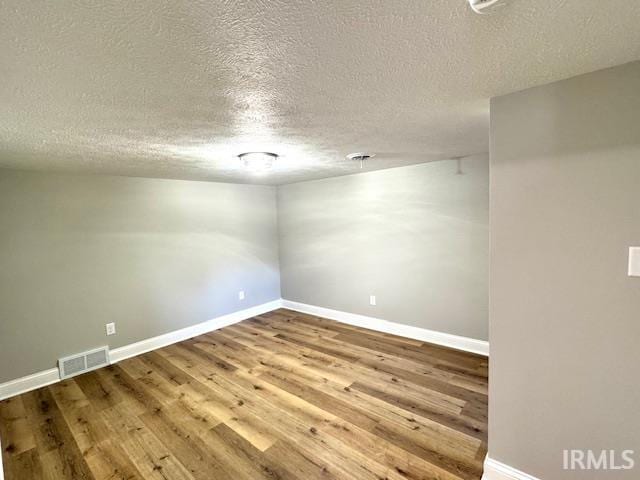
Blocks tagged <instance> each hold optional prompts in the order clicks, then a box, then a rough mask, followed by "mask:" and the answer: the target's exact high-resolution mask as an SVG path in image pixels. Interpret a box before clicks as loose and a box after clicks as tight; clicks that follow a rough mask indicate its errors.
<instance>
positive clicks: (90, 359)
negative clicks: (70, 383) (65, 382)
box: [58, 347, 109, 379]
mask: <svg viewBox="0 0 640 480" xmlns="http://www.w3.org/2000/svg"><path fill="white" fill-rule="evenodd" d="M105 365H109V347H100V348H96V349H94V350H89V351H86V352H82V353H77V354H75V355H71V356H69V357H64V358H61V359H60V360H58V368H59V369H60V378H63V379H64V378H69V377H74V376H76V375H80V374H81V373H85V372H90V371H91V370H95V369H97V368H100V367H104V366H105Z"/></svg>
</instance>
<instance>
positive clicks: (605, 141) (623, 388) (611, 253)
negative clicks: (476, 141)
mask: <svg viewBox="0 0 640 480" xmlns="http://www.w3.org/2000/svg"><path fill="white" fill-rule="evenodd" d="M491 141H492V146H491V148H492V155H491V290H490V292H491V293H490V304H491V308H490V342H491V359H490V372H491V376H490V399H491V401H490V425H489V455H490V456H491V457H492V458H494V459H496V460H498V461H501V462H503V463H506V464H508V465H511V466H513V467H516V468H518V469H520V470H523V471H525V472H527V473H529V474H531V475H534V476H537V477H539V478H541V479H544V480H565V479H566V480H568V479H576V480H577V479H580V480H605V479H609V478H611V479H638V478H640V410H639V406H640V382H639V381H638V379H639V378H640V377H639V372H640V346H639V343H640V278H629V277H628V276H627V258H628V247H629V246H632V245H640V63H634V64H629V65H625V66H621V67H618V68H614V69H609V70H604V71H600V72H596V73H593V74H589V75H584V76H580V77H576V78H573V79H570V80H566V81H562V82H558V83H554V84H551V85H547V86H543V87H540V88H534V89H531V90H527V91H524V92H520V93H516V94H512V95H508V96H504V97H500V98H496V99H494V100H493V101H492V102H491ZM563 449H593V450H598V451H600V450H602V449H617V450H618V452H620V451H622V450H625V449H632V450H635V452H636V453H635V460H636V464H637V466H636V468H635V470H633V471H627V472H623V471H614V472H566V471H563V470H562V455H563Z"/></svg>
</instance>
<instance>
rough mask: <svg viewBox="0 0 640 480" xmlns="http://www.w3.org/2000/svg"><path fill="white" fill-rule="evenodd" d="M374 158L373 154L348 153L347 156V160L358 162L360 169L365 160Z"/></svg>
mask: <svg viewBox="0 0 640 480" xmlns="http://www.w3.org/2000/svg"><path fill="white" fill-rule="evenodd" d="M375 156H376V154H375V153H365V152H357V153H350V154H349V155H347V159H349V160H355V161H357V162H360V168H362V167H363V166H364V161H365V160H369V159H370V158H373V157H375Z"/></svg>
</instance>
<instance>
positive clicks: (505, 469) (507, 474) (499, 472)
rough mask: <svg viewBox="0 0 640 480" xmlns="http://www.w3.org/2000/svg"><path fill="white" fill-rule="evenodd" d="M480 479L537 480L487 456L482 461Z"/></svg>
mask: <svg viewBox="0 0 640 480" xmlns="http://www.w3.org/2000/svg"><path fill="white" fill-rule="evenodd" d="M482 480H539V479H538V478H536V477H533V476H531V475H529V474H528V473H524V472H521V471H520V470H517V469H515V468H513V467H510V466H509V465H505V464H504V463H501V462H498V461H497V460H494V459H492V458H489V457H487V458H486V459H485V461H484V474H483V475H482Z"/></svg>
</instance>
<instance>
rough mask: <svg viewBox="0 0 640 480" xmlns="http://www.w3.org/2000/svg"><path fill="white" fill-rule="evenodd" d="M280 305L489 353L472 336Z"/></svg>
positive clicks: (287, 302) (288, 302)
mask: <svg viewBox="0 0 640 480" xmlns="http://www.w3.org/2000/svg"><path fill="white" fill-rule="evenodd" d="M282 307H283V308H288V309H289V310H295V311H296V312H302V313H308V314H310V315H316V316H318V317H325V318H329V319H331V320H336V321H338V322H342V323H347V324H349V325H354V326H356V327H363V328H368V329H370V330H377V331H379V332H384V333H391V334H393V335H399V336H401V337H407V338H413V339H415V340H422V341H423V342H429V343H435V344H437V345H442V346H445V347H451V348H455V349H457V350H464V351H465V352H471V353H477V354H479V355H484V356H488V355H489V342H486V341H484V340H476V339H474V338H468V337H461V336H458V335H451V334H449V333H442V332H436V331H434V330H427V329H426V328H419V327H413V326H410V325H403V324H401V323H395V322H390V321H388V320H383V319H381V318H375V317H368V316H366V315H358V314H355V313H348V312H342V311H340V310H332V309H330V308H324V307H318V306H316V305H308V304H306V303H300V302H294V301H291V300H284V299H283V300H282Z"/></svg>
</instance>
